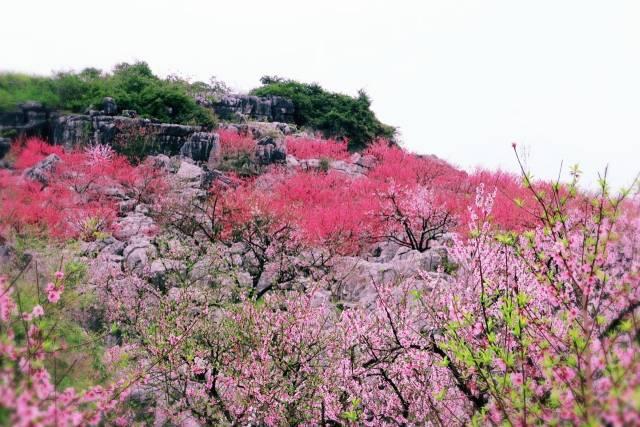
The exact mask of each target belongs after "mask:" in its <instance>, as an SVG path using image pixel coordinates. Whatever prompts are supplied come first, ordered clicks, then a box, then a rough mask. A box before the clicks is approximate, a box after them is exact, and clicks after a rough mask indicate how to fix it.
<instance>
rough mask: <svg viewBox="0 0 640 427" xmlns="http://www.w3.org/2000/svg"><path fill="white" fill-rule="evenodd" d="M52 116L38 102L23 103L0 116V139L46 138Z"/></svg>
mask: <svg viewBox="0 0 640 427" xmlns="http://www.w3.org/2000/svg"><path fill="white" fill-rule="evenodd" d="M53 116H54V114H53V113H52V112H51V111H49V110H48V109H47V108H45V107H44V106H43V105H42V104H41V103H39V102H33V101H29V102H25V103H22V104H20V105H18V106H17V107H16V109H15V110H13V111H7V112H2V113H1V114H0V137H8V138H14V137H29V136H40V137H46V136H47V135H48V134H49V131H50V120H51V118H52V117H53Z"/></svg>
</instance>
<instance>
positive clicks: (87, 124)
mask: <svg viewBox="0 0 640 427" xmlns="http://www.w3.org/2000/svg"><path fill="white" fill-rule="evenodd" d="M51 133H52V138H51V139H52V141H53V143H54V144H56V145H62V146H64V147H65V148H68V149H72V148H78V147H83V146H86V145H88V144H92V143H99V144H106V145H110V146H112V147H114V149H116V150H117V151H120V152H127V151H132V150H133V151H140V150H141V151H143V152H144V153H147V154H167V155H170V156H173V155H177V154H182V155H185V156H187V157H190V156H192V155H193V156H194V157H192V158H193V160H197V161H207V160H208V156H209V153H210V152H211V150H213V149H214V148H216V147H217V146H218V145H219V144H218V143H217V137H216V135H215V134H213V133H208V132H202V128H201V127H200V126H186V125H178V124H170V123H156V122H154V121H152V120H149V119H139V118H131V117H124V116H108V115H94V116H90V115H81V114H74V115H68V116H61V117H57V118H55V119H54V120H53V123H52V132H51ZM187 143H188V146H187V147H185V148H184V150H183V147H184V145H185V144H187Z"/></svg>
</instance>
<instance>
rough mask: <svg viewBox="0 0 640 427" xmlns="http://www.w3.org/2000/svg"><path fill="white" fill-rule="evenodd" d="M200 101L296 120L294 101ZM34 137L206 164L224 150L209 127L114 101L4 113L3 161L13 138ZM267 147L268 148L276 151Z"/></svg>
mask: <svg viewBox="0 0 640 427" xmlns="http://www.w3.org/2000/svg"><path fill="white" fill-rule="evenodd" d="M198 101H199V102H201V103H202V104H205V106H206V107H208V108H211V109H213V110H214V111H215V112H216V114H217V115H218V116H219V117H220V118H221V119H222V120H226V121H229V120H232V121H234V122H246V121H248V120H255V121H258V122H271V124H273V125H280V122H281V123H282V124H281V125H280V126H284V127H285V128H287V129H288V125H286V124H285V123H291V122H292V121H293V114H294V106H293V103H292V102H291V101H289V100H288V99H285V98H282V97H277V96H271V97H263V98H261V97H256V96H248V95H225V96H224V97H223V98H222V99H221V100H220V101H218V102H215V103H211V102H209V101H205V100H198ZM266 124H267V123H265V125H266ZM238 126H242V125H238ZM283 133H286V132H283ZM31 136H38V137H41V138H44V139H47V140H49V141H50V142H51V143H53V144H55V145H62V146H64V147H65V148H67V149H74V148H79V147H83V146H86V145H89V144H97V143H99V144H106V145H110V146H113V147H114V148H116V149H117V150H119V151H124V152H127V151H129V152H130V151H131V150H144V152H145V154H166V155H169V156H172V155H177V154H181V155H183V156H186V157H190V158H192V159H193V160H196V161H207V160H208V159H209V156H210V155H211V153H212V152H215V151H216V150H217V148H218V146H219V141H218V136H217V135H216V134H215V133H212V132H209V131H208V129H204V128H203V127H201V126H188V125H179V124H172V123H159V122H157V121H154V120H150V119H143V118H139V117H136V112H135V111H128V110H124V111H120V110H119V109H118V106H117V105H116V103H115V102H114V101H113V99H111V98H105V99H104V101H103V104H102V109H101V110H90V111H88V112H87V114H62V113H60V112H57V111H51V110H49V109H47V108H46V107H44V106H43V105H42V104H39V103H35V102H28V103H25V104H22V105H20V106H18V108H17V109H16V110H15V111H10V112H0V159H1V158H2V157H3V156H4V154H6V152H8V150H9V147H10V140H11V139H12V138H16V137H31ZM266 145H268V147H266V148H273V147H271V146H270V145H269V144H266ZM271 145H273V144H271ZM266 148H265V150H266ZM266 151H268V153H269V155H266V157H268V158H270V157H271V153H272V152H278V151H279V150H274V149H270V150H266ZM280 151H281V150H280ZM280 157H282V156H279V157H278V160H281V159H280Z"/></svg>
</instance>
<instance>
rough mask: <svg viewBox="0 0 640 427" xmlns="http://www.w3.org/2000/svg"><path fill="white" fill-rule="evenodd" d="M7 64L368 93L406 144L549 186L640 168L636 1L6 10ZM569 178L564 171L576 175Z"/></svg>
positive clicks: (115, 0) (93, 5)
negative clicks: (293, 82)
mask: <svg viewBox="0 0 640 427" xmlns="http://www.w3.org/2000/svg"><path fill="white" fill-rule="evenodd" d="M0 16H2V25H1V26H0V69H2V70H16V71H25V72H33V73H49V72H51V71H52V70H65V69H81V68H83V67H86V66H96V67H98V68H102V69H107V70H108V69H110V68H111V67H112V66H113V65H114V64H115V63H117V62H122V61H133V60H135V59H142V60H145V61H147V62H148V63H149V64H150V65H151V67H152V69H153V70H154V71H155V72H156V73H158V74H160V75H166V74H168V73H178V74H181V75H183V76H189V77H192V78H196V79H207V78H208V77H209V76H211V75H215V76H217V77H218V78H220V79H221V80H224V81H226V82H228V83H229V84H231V85H232V86H233V87H235V88H236V89H239V90H249V89H251V88H252V87H255V86H257V85H259V78H260V76H262V75H265V74H277V75H280V76H283V77H290V78H294V79H298V80H301V81H307V82H310V81H316V82H318V83H320V84H322V85H323V86H324V87H325V88H327V89H330V90H334V91H340V92H344V93H348V94H352V95H354V94H356V92H357V90H358V89H359V88H364V89H366V91H367V92H368V93H369V95H370V96H371V98H372V99H373V109H374V110H375V112H376V113H377V115H378V117H379V118H380V119H381V120H382V121H384V122H386V123H389V124H392V125H396V126H399V127H400V130H401V132H402V140H403V141H404V145H405V146H406V147H407V148H408V149H410V150H412V151H416V152H419V153H433V154H436V155H438V156H439V157H442V158H444V159H446V160H448V161H450V162H452V163H454V164H456V165H458V166H461V167H464V168H467V169H469V168H473V167H475V166H477V165H481V166H483V167H488V168H498V167H500V168H503V169H508V170H514V171H515V170H516V163H515V158H514V156H513V154H512V152H511V147H510V144H511V142H512V141H516V142H518V144H519V146H521V147H526V148H527V150H528V151H529V152H530V155H529V160H528V164H529V166H530V168H531V169H532V170H533V172H534V174H535V175H536V176H539V177H553V176H556V175H557V172H558V168H559V165H560V161H561V160H564V162H565V166H567V165H570V164H574V163H579V164H580V165H581V168H582V169H583V170H584V172H585V183H589V184H593V182H594V181H595V177H596V173H597V172H598V171H600V170H602V169H603V168H604V166H605V165H606V164H609V165H610V168H611V171H610V176H611V178H612V183H613V184H614V186H615V187H619V186H621V185H624V184H627V183H629V182H630V181H631V180H632V177H633V176H635V174H636V173H637V172H638V171H640V162H638V157H639V156H638V155H639V154H640V148H639V143H640V24H639V23H640V2H639V1H634V0H629V1H622V0H612V1H591V0H575V1H573V0H571V1H570V0H563V1H559V0H551V1H547V0H536V1H518V0H503V1H498V0H484V1H477V0H469V1H459V0H442V1H417V0H416V1H401V0H395V1H374V0H368V1H367V0H358V1H356V0H339V1H334V0H323V1H315V2H305V1H301V0H297V1H296V0H287V1H283V0H269V1H264V0H263V1H260V0H256V1H248V0H243V1H238V0H234V1H221V2H217V1H190V0H179V1H159V0H155V1H136V0H127V1H121V0H110V1H108V2H105V1H99V2H98V1H89V0H78V1H73V0H58V1H54V0H42V1H27V0H21V1H15V0H2V4H1V5H0ZM565 169H566V167H565Z"/></svg>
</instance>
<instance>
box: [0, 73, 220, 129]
mask: <svg viewBox="0 0 640 427" xmlns="http://www.w3.org/2000/svg"><path fill="white" fill-rule="evenodd" d="M192 86H193V88H192ZM207 86H208V85H207V84H206V83H202V82H196V83H190V82H188V81H186V80H182V79H179V78H176V77H171V78H168V79H161V78H159V77H157V76H155V75H154V74H153V72H152V71H151V69H150V68H149V66H148V65H147V64H146V63H145V62H136V63H134V64H128V63H122V64H118V65H116V67H115V68H114V69H113V71H112V72H111V73H102V72H101V71H100V70H97V69H95V68H87V69H84V70H83V71H81V72H79V73H75V72H60V73H56V74H54V75H53V76H50V77H42V76H30V75H25V74H19V73H2V74H0V111H2V110H5V111H6V110H12V109H14V108H16V106H17V105H18V104H20V103H22V102H25V101H38V102H41V103H43V104H44V105H46V106H47V107H49V108H52V109H57V110H62V111H68V112H75V113H82V112H84V111H85V110H86V109H87V108H94V109H100V107H101V104H102V100H103V98H104V97H107V96H110V97H112V98H113V99H114V100H115V101H116V103H117V104H118V107H119V108H120V109H123V110H136V112H137V113H138V114H139V115H140V116H141V117H146V118H153V119H157V120H160V121H163V122H171V123H182V124H196V125H203V126H207V127H213V126H215V124H216V119H215V116H214V115H213V113H212V112H211V110H209V109H207V108H205V107H202V106H200V105H198V104H197V103H196V101H195V99H194V98H193V96H192V95H191V94H192V93H193V92H194V91H195V90H196V89H197V90H203V87H207Z"/></svg>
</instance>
